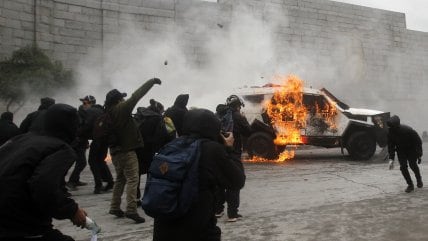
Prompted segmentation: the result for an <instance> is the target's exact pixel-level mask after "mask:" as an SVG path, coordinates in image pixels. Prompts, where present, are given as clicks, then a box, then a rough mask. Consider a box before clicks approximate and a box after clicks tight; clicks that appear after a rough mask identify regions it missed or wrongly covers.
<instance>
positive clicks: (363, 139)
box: [346, 131, 376, 160]
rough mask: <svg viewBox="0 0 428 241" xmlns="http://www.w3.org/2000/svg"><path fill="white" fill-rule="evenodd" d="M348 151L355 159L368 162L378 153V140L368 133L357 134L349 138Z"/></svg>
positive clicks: (360, 132)
mask: <svg viewBox="0 0 428 241" xmlns="http://www.w3.org/2000/svg"><path fill="white" fill-rule="evenodd" d="M346 150H348V153H349V155H350V156H351V157H352V158H353V159H358V160H368V159H370V158H371V157H372V156H373V155H374V153H375V151H376V140H375V139H374V138H373V137H372V136H371V135H370V134H369V133H368V132H365V131H359V132H355V133H353V134H352V135H351V136H350V137H349V139H348V143H347V145H346Z"/></svg>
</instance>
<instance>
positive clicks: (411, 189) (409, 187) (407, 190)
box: [404, 185, 415, 193]
mask: <svg viewBox="0 0 428 241" xmlns="http://www.w3.org/2000/svg"><path fill="white" fill-rule="evenodd" d="M413 190H415V187H414V186H413V185H409V186H407V188H406V190H404V191H405V192H407V193H409V192H413Z"/></svg>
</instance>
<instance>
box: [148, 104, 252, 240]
mask: <svg viewBox="0 0 428 241" xmlns="http://www.w3.org/2000/svg"><path fill="white" fill-rule="evenodd" d="M183 136H184V138H187V137H189V138H203V139H204V140H203V141H202V143H201V147H200V148H201V156H200V159H199V168H198V170H199V180H198V183H199V187H198V188H199V192H198V198H197V200H196V201H195V202H194V203H193V204H192V206H191V207H190V210H189V212H188V213H187V214H186V215H185V216H183V217H181V218H179V219H176V220H162V219H157V218H155V220H154V231H153V240H154V241H200V240H210V241H217V240H221V230H220V228H219V227H217V225H216V224H217V219H216V217H215V191H216V189H217V187H222V188H233V189H240V188H242V187H243V185H244V183H245V175H244V169H243V166H242V163H241V162H240V161H239V160H237V159H234V158H233V155H231V154H232V152H233V148H232V146H233V136H232V135H231V136H230V137H228V138H226V139H225V138H224V137H222V136H221V135H220V121H219V119H218V118H217V117H216V116H215V114H214V113H213V112H211V111H209V110H206V109H195V110H190V111H188V113H187V114H186V115H185V116H184V119H183Z"/></svg>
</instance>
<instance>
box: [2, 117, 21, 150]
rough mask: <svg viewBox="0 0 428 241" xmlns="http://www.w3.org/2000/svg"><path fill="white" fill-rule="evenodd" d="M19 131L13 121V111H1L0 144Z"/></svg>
mask: <svg viewBox="0 0 428 241" xmlns="http://www.w3.org/2000/svg"><path fill="white" fill-rule="evenodd" d="M19 133H21V132H20V131H19V128H18V127H17V126H16V125H15V123H13V113H12V112H3V114H1V117H0V146H1V145H3V143H5V142H6V141H7V140H9V139H10V138H12V137H14V136H16V135H19Z"/></svg>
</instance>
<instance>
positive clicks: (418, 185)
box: [416, 179, 424, 188]
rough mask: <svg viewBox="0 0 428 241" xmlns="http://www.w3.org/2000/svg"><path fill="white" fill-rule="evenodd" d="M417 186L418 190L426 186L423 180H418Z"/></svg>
mask: <svg viewBox="0 0 428 241" xmlns="http://www.w3.org/2000/svg"><path fill="white" fill-rule="evenodd" d="M416 186H417V187H418V188H422V187H423V186H424V183H423V182H422V180H421V179H418V180H417V183H416Z"/></svg>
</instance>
